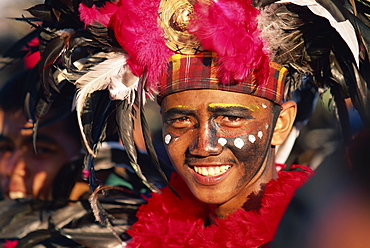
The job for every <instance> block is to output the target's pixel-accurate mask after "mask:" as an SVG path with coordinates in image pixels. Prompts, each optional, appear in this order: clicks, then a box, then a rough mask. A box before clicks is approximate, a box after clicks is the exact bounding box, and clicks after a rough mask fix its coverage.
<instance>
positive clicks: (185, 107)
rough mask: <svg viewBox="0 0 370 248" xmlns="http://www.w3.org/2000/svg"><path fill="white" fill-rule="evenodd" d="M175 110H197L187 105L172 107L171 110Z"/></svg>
mask: <svg viewBox="0 0 370 248" xmlns="http://www.w3.org/2000/svg"><path fill="white" fill-rule="evenodd" d="M174 108H181V109H189V110H195V108H190V107H188V106H185V105H176V106H175V107H171V109H174Z"/></svg>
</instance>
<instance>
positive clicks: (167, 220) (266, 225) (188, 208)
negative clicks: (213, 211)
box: [128, 166, 313, 248]
mask: <svg viewBox="0 0 370 248" xmlns="http://www.w3.org/2000/svg"><path fill="white" fill-rule="evenodd" d="M297 167H298V168H301V169H303V170H296V171H280V172H279V178H277V179H276V180H271V181H270V182H269V183H268V184H267V185H266V189H265V191H264V195H263V197H262V200H261V207H260V208H259V209H258V210H249V211H245V210H243V209H239V210H237V211H236V212H234V213H233V214H230V215H228V216H227V217H226V218H225V219H216V224H211V225H209V226H207V227H204V221H205V219H206V218H207V216H208V212H207V211H206V209H207V207H206V206H205V204H204V203H201V202H199V201H198V200H197V199H196V198H195V197H194V196H193V195H192V194H191V192H190V190H189V189H188V187H186V184H185V182H184V181H183V180H182V179H181V177H180V176H178V175H177V174H175V175H174V176H173V177H172V179H171V185H173V187H174V188H175V189H176V191H177V192H178V193H179V194H180V196H181V198H182V199H180V198H178V197H177V196H175V195H174V194H173V193H172V191H171V190H170V189H169V188H168V187H165V188H164V189H163V190H162V193H161V194H157V193H154V194H153V195H152V197H151V198H150V199H149V201H148V204H146V205H143V206H141V207H140V209H139V211H138V213H137V217H138V221H137V222H136V223H135V224H134V225H133V229H130V230H128V233H129V234H130V235H131V236H132V237H133V239H132V240H131V241H130V243H129V245H128V247H166V248H167V247H202V248H206V247H209V248H210V247H212V248H218V247H219V248H221V247H222V248H224V247H229V248H232V247H243V248H245V247H260V246H261V245H263V244H266V243H268V242H270V241H271V240H272V238H273V236H274V234H275V231H276V228H277V226H278V223H279V221H280V219H281V217H282V215H283V213H284V212H285V209H286V207H287V205H288V203H289V202H290V200H291V198H292V197H293V194H294V192H295V190H296V189H297V188H298V187H300V186H301V185H302V184H303V183H304V182H306V181H307V179H308V178H309V176H310V175H312V173H313V172H312V170H310V169H308V168H307V167H304V166H294V167H292V168H297Z"/></svg>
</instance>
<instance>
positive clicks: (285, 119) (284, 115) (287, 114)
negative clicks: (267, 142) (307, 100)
mask: <svg viewBox="0 0 370 248" xmlns="http://www.w3.org/2000/svg"><path fill="white" fill-rule="evenodd" d="M281 107H282V110H281V111H280V114H279V117H278V119H277V121H276V125H275V129H274V134H273V135H272V140H271V145H274V146H277V145H281V144H282V143H283V142H284V141H285V139H286V138H287V137H288V135H289V132H290V130H291V128H292V126H293V123H294V119H295V116H296V114H297V105H296V103H295V102H293V101H288V102H285V103H283V104H282V105H281Z"/></svg>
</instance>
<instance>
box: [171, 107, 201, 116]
mask: <svg viewBox="0 0 370 248" xmlns="http://www.w3.org/2000/svg"><path fill="white" fill-rule="evenodd" d="M194 111H195V108H190V107H187V106H184V105H177V106H174V107H171V108H170V109H168V110H166V111H165V112H164V116H171V115H175V114H193V113H194Z"/></svg>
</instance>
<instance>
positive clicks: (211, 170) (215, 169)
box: [193, 165, 231, 177]
mask: <svg viewBox="0 0 370 248" xmlns="http://www.w3.org/2000/svg"><path fill="white" fill-rule="evenodd" d="M230 168H231V166H230V165H220V166H193V169H194V171H195V172H196V173H198V174H200V175H202V176H210V177H213V176H219V175H222V174H224V173H226V171H227V170H229V169H230Z"/></svg>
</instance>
